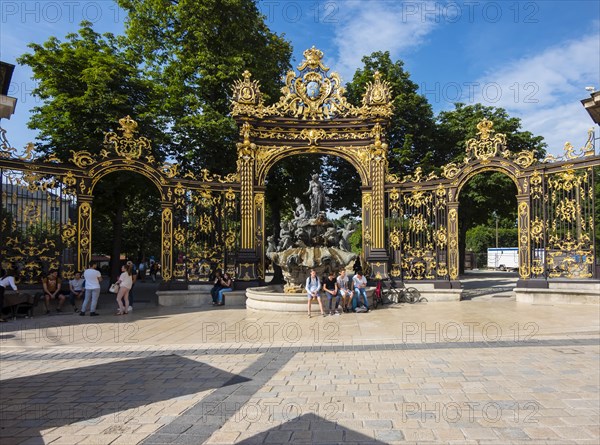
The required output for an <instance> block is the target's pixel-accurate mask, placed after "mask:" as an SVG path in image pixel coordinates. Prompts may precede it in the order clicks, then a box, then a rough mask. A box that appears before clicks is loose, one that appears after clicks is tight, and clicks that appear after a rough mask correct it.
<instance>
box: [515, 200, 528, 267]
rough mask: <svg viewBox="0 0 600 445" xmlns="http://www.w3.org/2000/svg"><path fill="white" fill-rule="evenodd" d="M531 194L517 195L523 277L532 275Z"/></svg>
mask: <svg viewBox="0 0 600 445" xmlns="http://www.w3.org/2000/svg"><path fill="white" fill-rule="evenodd" d="M529 199H530V196H529V194H527V195H517V203H518V230H519V275H520V276H521V278H522V279H526V278H530V276H531V236H530V227H529V226H530V209H529V207H530V206H529Z"/></svg>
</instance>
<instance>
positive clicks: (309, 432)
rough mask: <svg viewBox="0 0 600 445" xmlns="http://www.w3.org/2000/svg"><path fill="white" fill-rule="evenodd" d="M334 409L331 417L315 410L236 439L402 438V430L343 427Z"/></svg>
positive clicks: (333, 441) (328, 440)
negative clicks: (369, 432)
mask: <svg viewBox="0 0 600 445" xmlns="http://www.w3.org/2000/svg"><path fill="white" fill-rule="evenodd" d="M334 419H335V413H333V412H332V421H330V420H327V419H325V418H322V417H319V416H317V415H315V414H312V413H311V414H304V415H302V416H300V417H296V418H294V419H290V420H289V421H288V422H285V423H283V424H281V425H279V426H277V427H274V428H271V429H269V430H267V431H264V432H262V433H258V434H256V435H254V436H252V437H250V438H248V439H245V440H242V441H240V442H238V443H240V444H243V445H251V444H259V443H268V444H289V443H315V444H316V443H319V444H338V443H340V444H341V443H343V444H356V445H359V444H361V445H362V444H370V445H378V444H385V443H389V442H397V441H403V440H404V434H403V433H402V431H395V430H392V429H390V430H389V431H385V432H381V437H379V439H381V440H377V438H373V437H369V436H366V435H364V434H362V433H359V432H357V431H353V430H352V429H350V428H346V427H343V426H341V425H339V424H338V423H337V422H335V420H334ZM361 423H362V422H361V421H360V420H359V419H357V420H356V424H357V426H360V425H361Z"/></svg>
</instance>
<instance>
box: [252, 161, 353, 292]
mask: <svg viewBox="0 0 600 445" xmlns="http://www.w3.org/2000/svg"><path fill="white" fill-rule="evenodd" d="M314 175H317V179H318V181H319V183H321V184H322V186H323V192H324V194H323V198H324V202H323V210H322V212H321V213H322V221H321V222H320V224H327V229H325V228H324V229H323V232H324V233H322V234H320V235H319V234H317V233H310V231H309V230H303V227H305V226H306V225H307V224H306V223H308V221H306V222H305V223H301V222H300V221H301V220H302V219H310V218H312V217H313V216H311V215H310V212H311V206H312V204H313V197H312V196H311V187H310V185H311V182H312V179H313V177H314ZM361 185H362V183H361V181H360V177H359V176H358V174H357V173H356V170H355V169H354V167H353V166H352V165H351V164H350V163H349V162H347V161H345V160H344V159H342V158H340V157H334V156H324V155H319V154H304V155H293V156H290V157H287V158H283V159H281V160H280V161H278V162H277V163H276V164H273V166H272V168H271V169H270V170H269V172H268V174H267V176H266V180H265V234H266V243H265V251H264V253H263V257H264V262H265V283H267V284H273V285H283V284H284V281H285V278H284V275H283V271H282V269H281V267H280V265H279V264H278V262H277V261H272V258H270V255H271V254H272V253H273V252H278V253H280V252H282V251H284V250H285V249H288V248H294V247H304V246H305V245H310V244H313V241H314V242H315V243H317V244H321V245H323V246H324V247H335V248H339V249H342V250H344V251H347V252H353V253H354V254H356V255H358V256H359V257H360V255H361V254H362V237H361V227H362V211H361ZM355 232H356V233H355ZM309 235H310V236H311V237H314V236H322V237H325V238H326V239H321V240H312V239H306V237H307V236H309ZM355 260H356V259H354V258H353V259H352V264H344V265H343V266H345V267H346V266H350V270H351V267H352V266H353V264H354V262H355ZM359 261H360V259H359ZM332 267H333V266H332ZM336 273H337V271H336Z"/></svg>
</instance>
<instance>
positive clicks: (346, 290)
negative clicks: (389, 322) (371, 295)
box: [305, 269, 369, 318]
mask: <svg viewBox="0 0 600 445" xmlns="http://www.w3.org/2000/svg"><path fill="white" fill-rule="evenodd" d="M349 283H350V279H349V278H348V276H346V270H345V269H342V270H340V272H339V275H338V276H337V277H336V276H335V273H334V272H333V270H331V271H329V273H328V275H327V278H325V279H324V280H323V283H321V280H320V279H319V277H317V272H316V271H315V270H314V269H311V271H310V276H309V277H308V278H307V279H306V286H305V289H306V292H307V297H308V317H309V318H310V317H311V301H312V300H313V299H317V301H318V303H319V308H320V309H321V315H323V316H326V315H327V313H326V312H325V310H324V309H323V302H322V301H321V291H323V292H325V296H326V297H327V302H328V313H329V315H339V314H340V313H341V312H342V311H343V312H368V311H369V302H368V300H367V279H366V278H365V276H364V275H363V273H362V270H357V271H356V273H355V275H354V276H353V277H352V285H351V286H350V284H349ZM340 303H341V305H340ZM334 305H335V306H334Z"/></svg>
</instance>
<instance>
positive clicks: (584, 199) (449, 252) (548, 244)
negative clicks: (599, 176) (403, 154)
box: [386, 119, 600, 287]
mask: <svg viewBox="0 0 600 445" xmlns="http://www.w3.org/2000/svg"><path fill="white" fill-rule="evenodd" d="M477 128H478V130H479V133H478V137H477V138H474V139H471V140H469V141H468V142H467V147H466V157H465V158H464V161H463V162H462V163H461V164H455V163H451V164H448V165H446V166H444V167H443V169H442V178H438V177H437V176H436V175H435V174H431V175H429V176H428V177H427V178H424V177H423V175H422V174H421V172H420V169H417V172H416V173H415V174H414V175H408V176H405V177H404V178H402V179H400V178H398V177H397V176H395V175H389V176H388V180H387V183H386V195H387V208H388V213H387V227H388V246H389V249H390V256H391V257H392V265H391V275H392V276H395V277H402V279H404V280H433V281H436V285H437V286H438V287H458V286H459V283H458V282H457V280H458V277H459V247H458V246H459V239H458V237H459V232H458V222H459V218H460V213H459V202H458V198H459V194H460V191H461V189H462V188H463V186H464V185H465V184H466V183H467V182H468V181H469V179H471V178H472V177H473V176H475V175H477V174H478V173H481V172H487V171H497V172H502V173H504V174H506V175H507V176H508V177H509V178H511V180H512V181H513V182H514V183H515V185H516V187H517V206H518V209H517V212H518V240H519V275H520V278H521V281H520V285H521V286H528V285H534V286H543V285H544V284H543V283H540V281H539V280H534V281H533V282H532V281H531V280H530V279H545V278H557V277H562V278H591V277H592V276H593V275H594V273H595V268H594V265H595V249H594V187H593V178H594V172H593V167H594V166H599V165H600V156H596V155H595V151H594V148H593V132H591V131H590V134H589V137H588V142H587V143H586V145H585V147H584V148H583V149H582V150H581V151H580V152H579V153H575V152H574V150H573V147H572V146H571V145H570V144H567V145H566V146H565V155H564V157H562V158H555V157H553V156H548V157H547V158H546V159H543V160H537V159H536V158H535V154H534V153H533V152H531V151H522V152H520V153H513V152H511V151H509V150H507V147H506V136H505V135H503V134H500V133H497V134H494V133H495V132H494V129H493V123H492V122H491V121H489V120H485V119H484V120H483V121H481V122H480V123H479V124H478V125H477ZM527 280H529V281H527Z"/></svg>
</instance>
